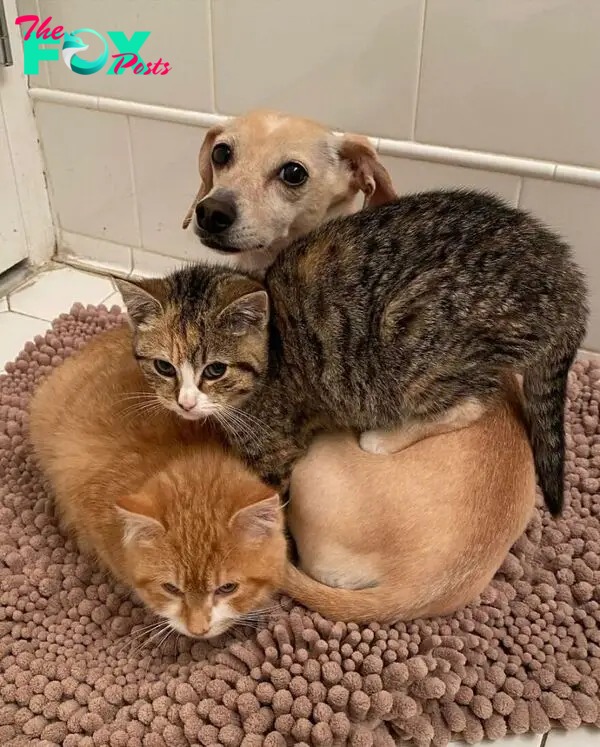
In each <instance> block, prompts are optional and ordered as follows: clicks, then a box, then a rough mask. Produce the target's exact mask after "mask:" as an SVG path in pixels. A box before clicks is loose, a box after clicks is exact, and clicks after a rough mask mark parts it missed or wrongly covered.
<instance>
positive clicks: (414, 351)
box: [119, 190, 587, 514]
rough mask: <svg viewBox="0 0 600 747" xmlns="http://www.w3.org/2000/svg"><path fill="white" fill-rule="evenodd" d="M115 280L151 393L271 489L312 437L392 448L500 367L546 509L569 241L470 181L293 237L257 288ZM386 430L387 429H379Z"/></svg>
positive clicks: (459, 413)
mask: <svg viewBox="0 0 600 747" xmlns="http://www.w3.org/2000/svg"><path fill="white" fill-rule="evenodd" d="M119 285H120V288H121V291H122V293H123V296H124V299H125V303H126V304H127V307H128V310H129V313H130V316H131V318H132V320H133V323H134V325H135V326H136V332H135V338H134V339H135V351H136V355H137V356H138V358H139V360H140V364H141V366H142V368H143V370H144V372H145V373H146V375H147V377H148V380H149V381H150V383H151V385H152V386H153V388H154V389H155V390H156V391H157V394H158V395H159V397H160V399H161V401H163V402H164V403H165V404H167V406H169V407H171V408H172V409H173V410H174V411H176V412H178V413H180V414H181V415H183V416H184V417H188V418H203V417H206V416H213V417H216V418H218V419H220V420H221V422H222V423H223V424H224V425H226V426H228V427H229V428H230V430H232V431H233V432H234V433H235V439H234V440H235V443H236V445H237V447H238V448H239V450H240V452H241V453H242V454H243V456H244V457H245V458H246V459H247V461H248V463H249V464H250V465H251V466H252V467H253V468H255V469H256V470H257V471H258V472H259V474H261V475H262V476H263V478H264V479H265V480H267V481H268V482H270V483H272V484H274V485H280V484H283V483H285V481H286V480H287V479H288V477H289V473H290V469H291V466H292V464H293V462H294V461H295V460H296V459H297V458H298V457H299V456H301V455H302V453H303V452H304V451H305V450H306V448H307V446H308V444H309V443H310V440H311V439H312V437H313V435H314V433H315V431H316V430H317V429H323V428H326V429H331V430H339V429H354V430H357V431H361V432H362V436H361V445H362V447H363V449H365V450H369V451H374V452H391V451H395V450H399V449H401V448H403V447H405V446H407V445H409V444H410V443H413V442H415V441H417V440H419V439H421V438H424V437H425V436H428V435H432V434H433V433H440V432H444V431H449V430H453V429H456V428H460V427H464V426H466V425H467V424H469V423H470V422H472V421H473V420H475V419H477V418H478V417H479V416H480V415H481V413H482V412H483V409H484V407H485V406H487V404H488V403H489V402H490V400H491V399H492V398H495V397H497V395H498V392H499V391H500V389H501V377H502V373H503V371H504V370H505V369H510V370H512V371H515V372H519V373H522V374H523V376H524V392H525V398H526V415H527V420H528V430H529V437H530V440H531V444H532V447H533V452H534V456H535V463H536V468H537V472H538V476H539V479H540V482H541V485H542V489H543V491H544V494H545V497H546V502H547V504H548V506H549V508H550V510H551V511H552V512H553V513H555V514H557V513H559V512H560V510H561V507H562V502H563V461H564V433H563V406H564V398H565V389H566V381H567V373H568V370H569V366H570V365H571V362H572V361H573V358H574V356H575V354H576V351H577V348H578V346H579V344H580V342H581V340H582V339H583V336H584V333H585V325H586V317H587V308H586V288H585V283H584V279H583V276H582V274H581V272H580V271H579V269H578V268H577V266H576V265H575V263H574V261H573V260H572V258H571V252H570V250H569V247H568V246H567V245H566V244H565V243H564V242H562V241H561V240H560V239H559V237H558V236H556V235H555V234H553V233H552V232H551V231H549V230H548V229H546V228H545V227H544V226H542V225H541V224H540V223H539V222H538V221H537V220H535V219H534V218H532V217H531V216H529V215H528V214H527V213H525V212H523V211H522V210H517V209H515V208H513V207H510V206H508V205H506V204H504V203H503V202H502V201H500V200H499V199H497V198H495V197H492V196H490V195H486V194H481V193H477V192H471V191H462V190H459V191H436V192H428V193H423V194H417V195H409V196H406V197H402V198H400V199H398V200H397V201H396V202H394V203H391V204H388V205H384V206H382V207H377V208H373V209H368V210H365V211H363V212H361V213H357V214H355V215H352V216H350V217H346V218H341V219H337V220H334V221H331V222H330V223H327V224H325V225H324V226H322V227H321V228H319V229H317V230H316V231H314V232H313V233H311V234H309V235H307V236H306V237H304V238H301V239H299V240H297V241H296V242H294V243H293V244H292V245H291V246H290V247H289V248H288V249H287V250H286V251H285V252H284V253H283V254H281V255H280V256H279V257H278V258H277V260H276V261H275V263H274V264H273V266H272V267H271V268H270V269H269V271H268V272H267V275H266V277H265V280H264V282H261V281H259V280H258V279H257V278H255V277H253V276H252V275H250V274H246V273H241V272H239V271H235V270H232V269H228V268H219V267H210V266H204V265H197V266H192V267H188V268H186V269H184V270H180V271H178V272H176V273H174V274H173V275H171V276H170V277H168V278H167V279H165V280H164V281H154V282H148V283H140V284H139V285H138V286H135V285H132V284H129V283H120V284H119ZM174 331H176V334H174V333H173V332H174ZM265 421H266V422H268V426H266V425H263V424H264V422H265ZM399 424H403V425H404V429H403V433H402V436H401V437H400V438H398V434H397V433H396V434H394V433H389V434H388V433H386V432H385V431H386V430H387V429H394V428H397V426H398V425H399ZM374 429H376V431H375V432H374Z"/></svg>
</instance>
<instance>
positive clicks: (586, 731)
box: [546, 726, 600, 747]
mask: <svg viewBox="0 0 600 747" xmlns="http://www.w3.org/2000/svg"><path fill="white" fill-rule="evenodd" d="M599 744H600V730H598V729H594V728H593V727H590V726H582V727H581V728H579V729H574V730H573V731H563V730H562V729H556V730H553V731H551V732H550V733H549V734H548V738H547V739H546V747H598V745H599Z"/></svg>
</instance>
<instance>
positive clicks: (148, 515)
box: [115, 493, 165, 544]
mask: <svg viewBox="0 0 600 747" xmlns="http://www.w3.org/2000/svg"><path fill="white" fill-rule="evenodd" d="M115 506H116V509H117V511H118V512H119V514H120V515H121V517H122V518H123V521H124V524H125V531H124V533H123V542H124V544H127V543H128V542H130V541H131V540H132V539H133V538H134V537H137V536H138V535H139V534H140V533H143V532H147V531H148V530H152V529H155V530H156V529H161V530H164V528H165V527H164V525H163V524H162V522H161V520H160V515H159V513H158V509H157V506H156V503H155V502H154V501H153V500H152V497H151V496H150V495H148V494H147V493H133V494H131V495H124V496H121V498H117V502H116V504H115Z"/></svg>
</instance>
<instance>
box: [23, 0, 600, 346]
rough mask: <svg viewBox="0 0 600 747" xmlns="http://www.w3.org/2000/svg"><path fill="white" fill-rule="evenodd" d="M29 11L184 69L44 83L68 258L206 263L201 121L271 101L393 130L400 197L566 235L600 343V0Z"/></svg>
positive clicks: (390, 140)
mask: <svg viewBox="0 0 600 747" xmlns="http://www.w3.org/2000/svg"><path fill="white" fill-rule="evenodd" d="M20 6H21V9H22V12H26V11H27V10H29V12H37V10H33V11H32V10H31V9H32V8H34V9H35V8H38V9H39V11H40V15H41V16H42V17H45V16H47V15H51V16H53V23H60V24H61V25H63V26H65V27H66V29H67V30H72V29H77V28H92V29H96V30H98V31H100V32H101V33H105V32H106V31H108V30H110V31H112V30H121V31H124V32H125V33H126V34H127V35H128V36H129V35H130V34H131V33H132V32H133V31H135V30H147V29H150V30H151V35H150V38H149V39H148V41H147V42H146V43H145V45H144V47H143V56H144V59H146V60H147V61H149V60H155V59H158V57H162V58H163V60H168V61H169V62H170V63H171V66H172V71H171V72H170V73H169V74H168V75H165V76H156V77H154V76H148V77H143V78H140V77H136V76H133V75H131V74H129V73H126V74H125V75H122V76H108V75H105V74H104V73H103V72H100V73H97V74H94V75H89V76H79V75H76V74H74V73H72V72H71V71H69V70H68V69H67V67H66V66H65V65H64V64H63V62H62V60H61V61H59V62H51V63H48V64H46V65H45V66H43V67H42V70H41V74H40V75H39V76H34V77H32V78H31V79H30V87H31V88H32V97H33V98H34V101H35V103H36V115H37V118H38V124H39V130H40V134H41V140H42V145H43V149H44V153H45V158H46V164H47V169H48V176H49V184H50V189H51V193H52V204H53V209H54V211H55V216H56V221H57V224H58V226H59V229H60V238H59V248H60V251H62V252H64V253H70V254H76V255H78V256H80V257H81V256H83V257H85V258H87V259H88V260H89V259H91V260H95V261H98V262H100V263H102V264H105V265H109V266H113V267H116V268H121V269H126V270H131V269H132V268H133V269H134V270H135V271H138V272H161V271H162V270H163V269H165V268H166V267H168V266H169V264H170V263H171V260H170V259H169V258H183V257H198V256H200V253H201V247H200V246H199V244H198V243H197V241H196V240H195V239H194V237H193V236H192V235H191V233H188V232H183V231H182V230H181V229H180V228H179V225H180V221H181V218H182V216H183V214H184V213H185V211H186V210H187V208H188V206H189V203H190V201H191V199H192V198H193V195H194V193H195V190H196V188H197V179H198V177H197V173H196V152H197V150H198V147H199V145H200V142H201V140H202V137H203V127H202V126H200V125H204V126H208V125H209V124H210V123H211V122H212V121H214V120H215V115H229V114H236V113H239V112H243V111H244V110H246V109H249V108H251V107H257V106H271V107H276V108H281V109H285V110H289V111H292V112H298V113H302V114H305V115H308V116H312V117H315V118H317V119H320V120H322V121H324V122H326V123H328V124H330V125H331V126H332V127H335V128H338V129H341V130H353V131H358V132H362V133H366V134H368V135H371V136H373V137H375V138H377V141H378V143H379V148H380V151H381V153H382V157H383V159H384V160H385V162H386V164H387V166H388V168H389V169H390V171H391V172H392V175H393V177H394V181H395V183H396V186H397V188H398V190H400V191H408V190H414V189H423V188H430V187H436V186H441V185H469V186H475V187H479V188H485V189H490V190H493V191H494V192H498V193H500V194H501V195H503V196H504V197H506V198H507V199H508V200H510V201H512V202H513V203H515V204H519V205H521V206H523V207H525V208H528V209H531V210H533V211H534V212H535V213H537V214H538V215H539V216H540V217H541V218H542V219H544V220H545V221H547V222H548V223H550V224H551V225H552V226H554V227H556V228H557V229H558V230H559V231H561V232H562V233H563V234H564V235H565V236H566V237H567V238H568V239H569V240H571V241H572V242H573V244H574V246H575V250H576V253H577V256H578V258H579V260H580V262H581V264H582V265H583V266H584V268H585V269H586V270H587V272H588V275H589V278H590V284H591V286H592V290H593V298H592V324H591V332H590V335H589V338H588V342H587V346H588V347H590V348H592V349H596V350H600V290H598V285H599V281H600V252H599V250H598V243H599V239H598V237H599V236H600V135H599V133H600V87H599V84H598V75H599V71H600V0H501V2H499V1H498V0H370V1H369V2H360V3H359V2H349V1H348V0H302V2H299V1H297V2H295V1H294V0H212V2H211V0H169V2H166V1H165V0H102V2H100V1H99V0H23V2H21V3H20ZM115 51H116V50H113V51H112V53H114V52H115ZM63 92H67V93H63ZM115 99H116V100H117V101H114V100H115ZM148 105H151V106H148ZM165 107H168V108H165Z"/></svg>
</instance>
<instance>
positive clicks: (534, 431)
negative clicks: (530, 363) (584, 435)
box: [523, 356, 574, 516]
mask: <svg viewBox="0 0 600 747" xmlns="http://www.w3.org/2000/svg"><path fill="white" fill-rule="evenodd" d="M573 359H574V356H569V357H567V358H563V359H562V360H561V361H560V362H559V363H557V364H555V365H545V366H543V367H541V366H538V367H535V368H532V369H530V370H528V371H527V372H526V373H525V374H524V376H523V393H524V395H525V411H526V414H527V420H528V426H529V438H530V441H531V447H532V449H533V458H534V461H535V469H536V472H537V476H538V480H539V482H540V487H541V488H542V492H543V494H544V499H545V501H546V505H547V506H548V509H549V510H550V513H551V514H552V515H553V516H558V515H559V514H560V512H561V511H562V507H563V500H564V470H565V467H564V465H565V423H564V410H565V398H566V394H567V376H568V374H569V368H570V366H571V363H572V362H573Z"/></svg>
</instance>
